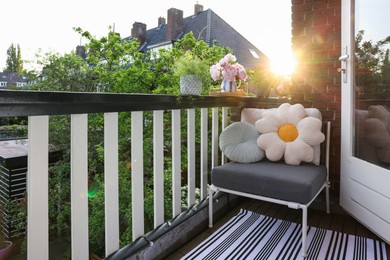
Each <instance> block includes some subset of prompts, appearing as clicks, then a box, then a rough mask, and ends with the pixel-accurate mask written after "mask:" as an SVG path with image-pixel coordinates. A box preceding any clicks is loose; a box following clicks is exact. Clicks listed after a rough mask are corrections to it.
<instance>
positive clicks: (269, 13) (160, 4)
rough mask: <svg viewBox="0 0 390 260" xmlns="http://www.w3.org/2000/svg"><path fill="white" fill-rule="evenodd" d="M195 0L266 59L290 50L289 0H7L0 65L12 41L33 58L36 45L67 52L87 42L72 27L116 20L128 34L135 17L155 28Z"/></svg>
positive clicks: (101, 31)
mask: <svg viewBox="0 0 390 260" xmlns="http://www.w3.org/2000/svg"><path fill="white" fill-rule="evenodd" d="M197 2H198V3H199V4H201V5H203V9H204V10H207V9H209V8H210V9H211V10H213V11H214V12H215V13H216V14H217V15H219V16H220V17H221V18H222V19H224V20H225V21H226V22H227V23H228V24H230V25H231V26H232V27H233V28H234V29H236V30H237V31H238V32H239V33H241V35H243V36H244V37H245V38H246V39H248V40H249V41H250V42H251V43H252V44H254V45H255V46H256V47H257V48H258V49H259V50H260V51H262V52H263V53H264V54H265V55H267V56H268V57H269V58H270V59H271V61H272V60H274V61H276V62H278V61H279V62H283V57H287V56H289V55H290V56H291V0H272V1H269V0H257V1H255V0H241V1H233V0H225V1H220V0H199V1H195V0H168V1H163V0H147V1H146V0H127V1H125V0H110V1H107V0H104V1H103V0H66V1H65V0H18V1H14V0H7V1H3V2H2V4H1V9H2V11H1V17H2V21H3V22H2V28H1V32H0V71H2V70H3V69H4V67H5V61H6V58H7V49H8V47H9V46H10V45H11V44H12V43H14V44H19V45H20V48H21V55H22V59H23V60H35V54H36V53H37V52H38V50H40V49H41V50H42V52H43V53H45V52H49V51H51V52H57V53H60V54H64V53H69V52H70V51H72V50H74V49H75V47H76V46H77V45H79V44H80V43H81V44H85V43H86V40H85V39H81V37H80V35H79V34H78V33H76V32H74V30H73V28H74V27H81V28H82V29H83V30H87V31H89V32H90V33H91V34H92V35H94V36H97V37H101V36H104V35H107V32H108V28H109V26H115V31H116V32H118V33H120V35H121V36H122V37H127V36H129V35H130V34H131V28H132V25H133V23H134V22H142V23H145V24H146V25H147V29H151V28H155V27H157V20H158V17H160V16H161V17H165V18H167V10H168V9H170V8H172V7H174V8H177V9H180V10H182V11H183V13H184V17H187V16H190V15H192V14H193V13H194V5H195V4H196V3H197ZM27 66H28V64H27V63H25V67H27Z"/></svg>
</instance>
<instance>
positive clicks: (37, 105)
mask: <svg viewBox="0 0 390 260" xmlns="http://www.w3.org/2000/svg"><path fill="white" fill-rule="evenodd" d="M282 102H283V100H272V102H271V103H272V104H273V105H277V104H281V103H282ZM284 102H286V101H284ZM269 105H270V102H269V100H268V101H267V100H264V99H259V98H256V97H238V96H180V95H179V96H175V95H153V94H116V93H80V92H77V93H76V92H44V91H11V90H0V117H10V116H38V115H67V114H84V113H87V114H88V113H104V112H129V111H151V110H171V109H186V108H201V107H240V108H242V107H265V106H267V107H268V106H269Z"/></svg>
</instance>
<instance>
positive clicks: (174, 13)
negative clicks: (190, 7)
mask: <svg viewBox="0 0 390 260" xmlns="http://www.w3.org/2000/svg"><path fill="white" fill-rule="evenodd" d="M182 31H183V11H182V10H179V9H176V8H171V9H169V10H168V27H167V41H174V40H176V39H177V37H178V36H179V35H180V33H182Z"/></svg>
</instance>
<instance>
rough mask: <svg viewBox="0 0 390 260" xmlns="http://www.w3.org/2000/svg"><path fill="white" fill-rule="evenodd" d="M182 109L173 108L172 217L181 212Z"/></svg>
mask: <svg viewBox="0 0 390 260" xmlns="http://www.w3.org/2000/svg"><path fill="white" fill-rule="evenodd" d="M180 114H181V111H180V110H179V109H177V110H172V217H173V218H174V217H176V216H177V215H179V214H180V213H181V115H180Z"/></svg>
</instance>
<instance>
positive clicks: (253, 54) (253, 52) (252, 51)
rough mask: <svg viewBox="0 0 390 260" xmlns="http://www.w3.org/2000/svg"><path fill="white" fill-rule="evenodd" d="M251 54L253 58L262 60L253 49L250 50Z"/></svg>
mask: <svg viewBox="0 0 390 260" xmlns="http://www.w3.org/2000/svg"><path fill="white" fill-rule="evenodd" d="M249 51H250V53H251V54H252V56H253V58H255V59H260V56H259V55H258V54H257V52H256V51H255V50H253V49H249Z"/></svg>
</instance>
